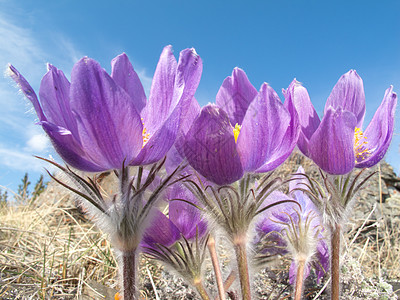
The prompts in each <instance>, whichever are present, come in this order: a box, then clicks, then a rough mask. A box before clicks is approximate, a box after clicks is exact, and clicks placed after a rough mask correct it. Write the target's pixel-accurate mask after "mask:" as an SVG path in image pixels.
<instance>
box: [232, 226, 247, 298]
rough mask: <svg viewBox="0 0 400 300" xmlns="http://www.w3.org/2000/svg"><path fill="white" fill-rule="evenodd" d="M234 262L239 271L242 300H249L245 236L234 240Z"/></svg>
mask: <svg viewBox="0 0 400 300" xmlns="http://www.w3.org/2000/svg"><path fill="white" fill-rule="evenodd" d="M234 244H235V252H236V260H237V264H238V270H239V279H240V288H241V290H242V299H243V300H251V290H250V277H249V266H248V263H247V250H246V235H245V234H243V235H239V236H236V237H235V239H234Z"/></svg>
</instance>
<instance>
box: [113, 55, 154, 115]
mask: <svg viewBox="0 0 400 300" xmlns="http://www.w3.org/2000/svg"><path fill="white" fill-rule="evenodd" d="M111 77H112V79H114V81H115V82H116V83H117V84H118V85H119V86H120V87H122V88H123V89H124V90H125V92H127V93H128V95H129V96H130V97H131V99H132V101H133V102H134V104H135V107H136V110H137V111H138V113H139V114H140V112H141V111H142V109H143V107H145V106H146V94H145V93H144V89H143V86H142V83H141V82H140V79H139V77H138V75H137V74H136V72H135V70H134V69H133V66H132V64H131V62H130V61H129V58H128V56H127V55H126V54H125V53H123V54H121V55H118V56H117V57H116V58H114V59H113V60H112V61H111Z"/></svg>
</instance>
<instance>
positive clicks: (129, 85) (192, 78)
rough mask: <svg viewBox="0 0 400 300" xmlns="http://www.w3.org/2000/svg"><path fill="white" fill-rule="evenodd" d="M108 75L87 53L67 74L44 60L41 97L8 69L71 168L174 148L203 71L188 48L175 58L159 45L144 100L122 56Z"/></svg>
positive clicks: (142, 158)
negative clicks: (44, 71)
mask: <svg viewBox="0 0 400 300" xmlns="http://www.w3.org/2000/svg"><path fill="white" fill-rule="evenodd" d="M111 66H112V70H111V75H109V74H107V72H106V71H105V70H104V69H103V68H101V66H100V65H99V63H97V62H96V61H94V60H93V59H90V58H87V57H84V58H82V59H81V60H80V61H78V62H77V63H76V64H75V66H74V67H73V69H72V72H71V83H70V82H69V81H68V79H67V78H66V77H65V75H64V73H63V72H62V71H61V70H58V69H57V68H56V67H54V66H52V65H48V72H47V73H46V75H45V76H44V77H43V79H42V82H41V85H40V90H39V96H40V102H39V100H38V98H37V96H36V94H35V92H34V91H33V89H32V87H31V86H30V85H29V83H28V82H27V81H26V80H25V78H24V77H23V76H22V75H21V74H20V73H19V72H18V71H17V70H16V69H15V68H14V67H13V66H12V65H10V66H9V73H10V76H11V77H12V79H14V81H15V82H16V83H17V84H18V85H19V87H20V88H21V90H22V92H23V93H24V94H25V96H26V97H27V98H28V99H29V100H30V101H31V102H32V104H33V106H34V108H35V110H36V113H37V115H38V117H39V124H40V125H41V126H42V127H43V129H44V130H45V132H46V133H47V134H48V136H49V137H50V139H51V141H52V143H53V145H54V147H55V149H56V151H57V152H58V153H59V154H60V156H61V157H62V158H63V159H64V161H65V162H66V163H67V164H69V165H71V166H72V167H74V168H77V169H80V170H83V171H89V172H99V171H105V170H109V169H121V168H122V165H123V162H125V165H145V164H150V163H154V162H156V161H159V160H160V159H161V158H162V157H163V156H164V155H165V154H166V153H167V151H168V150H169V149H170V148H171V146H172V145H173V143H174V141H175V138H176V135H177V133H178V129H179V126H180V123H181V121H182V119H183V118H184V116H185V113H186V111H187V109H188V106H189V103H190V101H191V99H192V97H193V95H194V93H195V90H196V88H197V85H198V83H199V80H200V76H201V72H202V62H201V59H200V57H199V56H198V55H197V54H196V52H195V51H194V50H193V49H186V50H183V51H182V52H181V53H180V57H179V62H177V61H176V59H175V57H174V55H173V53H172V48H171V46H167V47H165V48H164V50H163V52H162V53H161V57H160V60H159V62H158V65H157V68H156V72H155V74H154V77H153V82H152V86H151V91H150V96H149V100H148V101H146V96H145V93H144V89H143V86H142V84H141V82H140V80H139V77H138V76H137V74H136V72H135V71H134V69H133V67H132V65H131V63H130V61H129V59H128V57H127V56H126V54H121V55H119V56H117V57H116V58H114V59H113V60H112V62H111Z"/></svg>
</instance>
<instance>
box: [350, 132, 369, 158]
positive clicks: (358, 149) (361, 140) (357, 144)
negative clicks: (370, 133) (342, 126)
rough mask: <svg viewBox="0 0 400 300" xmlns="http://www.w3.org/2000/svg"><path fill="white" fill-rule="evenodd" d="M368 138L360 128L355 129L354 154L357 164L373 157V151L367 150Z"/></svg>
mask: <svg viewBox="0 0 400 300" xmlns="http://www.w3.org/2000/svg"><path fill="white" fill-rule="evenodd" d="M367 144H368V142H367V138H366V137H365V136H364V133H363V132H362V130H361V129H360V128H358V127H356V128H355V129H354V154H355V157H356V162H360V161H362V160H364V159H366V158H367V157H368V156H370V155H371V151H370V150H369V149H368V148H367Z"/></svg>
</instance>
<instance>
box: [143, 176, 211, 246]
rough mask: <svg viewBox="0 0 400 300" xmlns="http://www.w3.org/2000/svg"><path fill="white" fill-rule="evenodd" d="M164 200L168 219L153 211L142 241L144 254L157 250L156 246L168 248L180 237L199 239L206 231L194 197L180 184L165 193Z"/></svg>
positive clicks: (205, 224)
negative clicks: (166, 204)
mask: <svg viewBox="0 0 400 300" xmlns="http://www.w3.org/2000/svg"><path fill="white" fill-rule="evenodd" d="M166 198H167V200H168V201H169V202H168V217H167V216H166V215H165V214H163V213H162V212H160V211H158V210H157V211H155V214H154V217H153V221H152V222H151V224H150V226H149V227H148V228H147V229H146V231H145V234H144V237H143V241H142V247H144V248H145V251H146V252H149V250H150V249H153V250H159V247H158V246H157V245H162V246H165V247H169V246H171V245H173V244H174V243H175V242H177V241H179V240H180V239H181V238H182V237H183V238H185V239H187V240H194V239H195V238H196V237H197V238H201V237H203V236H204V234H205V233H206V231H207V222H206V220H205V219H204V217H203V216H202V214H201V211H200V209H199V207H198V204H197V201H196V199H195V197H194V196H193V194H192V193H191V192H190V191H189V190H188V189H186V188H185V187H184V186H183V185H182V184H180V183H177V184H174V186H173V187H172V188H171V189H170V190H169V191H167V194H166ZM146 249H148V250H146ZM150 253H151V252H150Z"/></svg>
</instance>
